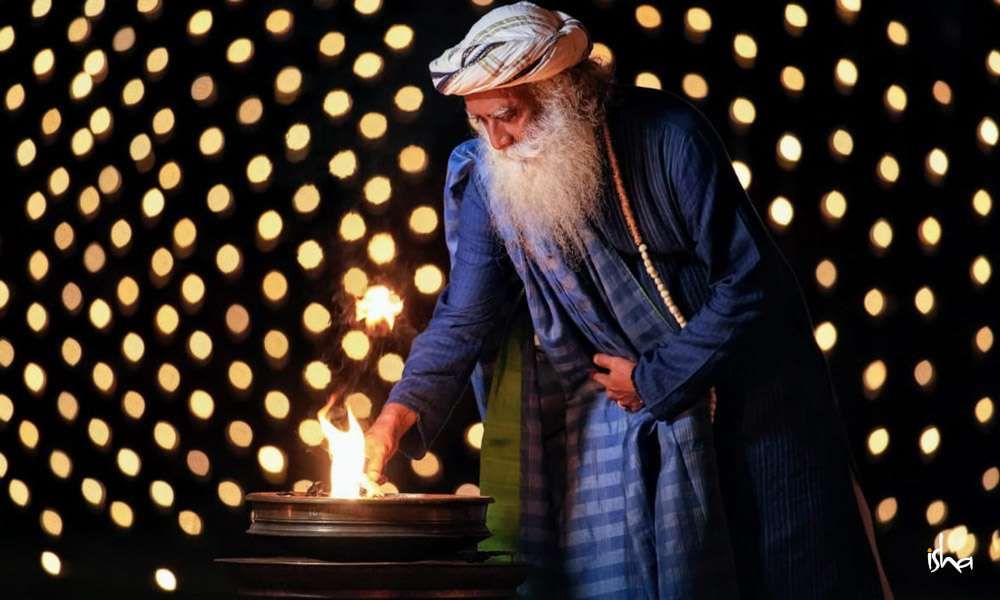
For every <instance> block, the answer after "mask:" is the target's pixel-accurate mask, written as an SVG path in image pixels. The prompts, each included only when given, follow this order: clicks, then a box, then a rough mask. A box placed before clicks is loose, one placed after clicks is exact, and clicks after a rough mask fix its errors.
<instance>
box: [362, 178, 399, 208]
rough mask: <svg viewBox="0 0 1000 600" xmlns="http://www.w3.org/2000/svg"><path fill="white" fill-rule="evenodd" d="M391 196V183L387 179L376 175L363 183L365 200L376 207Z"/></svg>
mask: <svg viewBox="0 0 1000 600" xmlns="http://www.w3.org/2000/svg"><path fill="white" fill-rule="evenodd" d="M391 196H392V182H391V181H390V180H389V178H388V177H385V176H382V175H376V176H375V177H372V178H371V179H369V180H368V182H367V183H365V200H367V201H368V202H371V203H372V204H374V205H376V206H378V205H380V204H383V203H385V202H387V201H388V200H389V198H390V197H391Z"/></svg>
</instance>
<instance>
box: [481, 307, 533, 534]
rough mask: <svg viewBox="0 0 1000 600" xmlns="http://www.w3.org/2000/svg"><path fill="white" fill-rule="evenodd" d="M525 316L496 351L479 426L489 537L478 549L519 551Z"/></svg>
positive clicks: (526, 333)
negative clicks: (482, 420) (484, 416)
mask: <svg viewBox="0 0 1000 600" xmlns="http://www.w3.org/2000/svg"><path fill="white" fill-rule="evenodd" d="M528 327H529V325H528V319H527V313H525V312H521V313H520V314H518V315H516V316H515V318H514V322H513V326H512V327H511V329H510V334H509V335H508V336H507V339H506V340H505V341H504V344H503V346H502V347H501V348H500V351H499V352H498V355H497V359H496V362H495V363H494V366H493V379H492V382H491V385H490V393H489V395H488V396H487V403H486V421H485V422H484V423H483V426H484V428H483V446H482V449H481V450H480V454H479V490H480V493H481V494H482V495H484V496H492V497H493V499H494V502H493V503H492V504H490V505H489V507H488V508H487V509H486V526H487V527H488V528H489V530H490V531H491V532H492V534H493V535H492V536H491V537H489V538H487V539H485V540H483V541H482V542H480V544H479V549H480V550H482V551H490V550H512V551H516V550H517V548H518V539H519V537H520V525H521V379H522V372H523V370H522V347H523V343H524V340H525V338H526V336H527V335H528V331H529V329H528Z"/></svg>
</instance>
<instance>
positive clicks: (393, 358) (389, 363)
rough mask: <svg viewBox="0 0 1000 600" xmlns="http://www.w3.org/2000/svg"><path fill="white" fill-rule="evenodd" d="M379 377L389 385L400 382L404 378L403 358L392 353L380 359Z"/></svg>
mask: <svg viewBox="0 0 1000 600" xmlns="http://www.w3.org/2000/svg"><path fill="white" fill-rule="evenodd" d="M378 375H379V377H381V378H382V379H383V380H385V381H387V382H389V383H393V382H396V381H399V380H400V378H402V376H403V357H402V356H400V355H398V354H395V353H391V352H390V353H389V354H386V355H384V356H383V357H382V358H380V359H378Z"/></svg>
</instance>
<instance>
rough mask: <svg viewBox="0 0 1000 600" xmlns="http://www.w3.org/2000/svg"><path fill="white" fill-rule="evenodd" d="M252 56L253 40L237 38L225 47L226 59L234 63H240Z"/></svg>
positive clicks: (245, 61)
mask: <svg viewBox="0 0 1000 600" xmlns="http://www.w3.org/2000/svg"><path fill="white" fill-rule="evenodd" d="M252 58H253V42H251V41H250V40H249V39H248V38H238V39H235V40H233V41H232V43H230V44H229V47H228V48H227V49H226V59H227V60H228V61H229V62H231V63H233V64H234V65H242V64H245V63H247V62H248V61H250V59H252Z"/></svg>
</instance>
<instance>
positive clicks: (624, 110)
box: [608, 86, 721, 146]
mask: <svg viewBox="0 0 1000 600" xmlns="http://www.w3.org/2000/svg"><path fill="white" fill-rule="evenodd" d="M608 117H609V119H610V120H614V121H617V122H618V123H619V124H620V126H624V127H626V128H629V129H631V130H633V131H636V132H638V133H640V134H642V135H646V136H653V137H656V138H659V139H661V140H662V141H663V142H665V143H669V144H671V145H674V144H676V145H677V146H681V145H683V144H685V143H687V142H689V141H692V140H695V141H700V142H703V143H705V142H707V143H708V144H711V145H714V144H715V143H717V142H721V138H720V136H719V133H718V132H717V131H716V129H715V127H713V126H712V124H711V122H710V121H709V120H708V117H707V116H705V114H704V113H703V112H702V111H701V110H699V109H698V107H696V106H695V105H693V104H692V103H691V102H689V101H688V100H686V99H685V98H683V97H681V96H679V95H678V94H675V93H673V92H669V91H663V90H654V89H648V88H639V87H624V86H622V87H618V88H616V89H615V93H614V95H613V97H612V100H611V101H610V103H609V105H608Z"/></svg>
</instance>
